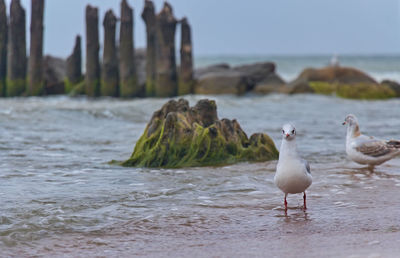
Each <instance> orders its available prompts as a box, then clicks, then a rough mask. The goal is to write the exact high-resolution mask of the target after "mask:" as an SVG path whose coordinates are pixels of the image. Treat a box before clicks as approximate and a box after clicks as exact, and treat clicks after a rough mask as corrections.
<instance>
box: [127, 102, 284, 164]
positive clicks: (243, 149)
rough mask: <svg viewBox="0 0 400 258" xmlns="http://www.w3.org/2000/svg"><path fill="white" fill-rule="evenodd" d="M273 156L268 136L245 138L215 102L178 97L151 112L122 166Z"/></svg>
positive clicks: (212, 162)
mask: <svg viewBox="0 0 400 258" xmlns="http://www.w3.org/2000/svg"><path fill="white" fill-rule="evenodd" d="M277 158H278V151H277V149H276V147H275V144H274V142H273V141H272V139H271V138H270V137H269V136H268V135H266V134H262V133H257V134H253V135H252V136H251V137H250V138H248V137H247V135H246V133H245V132H244V131H243V130H242V129H241V127H240V125H239V123H238V122H237V121H236V120H235V119H233V120H229V119H221V120H219V119H218V116H217V106H216V103H215V101H213V100H208V99H203V100H200V101H199V102H198V103H197V104H196V105H195V106H194V107H190V106H189V102H188V101H187V100H184V99H179V100H178V101H175V100H170V101H168V102H167V103H166V104H164V106H163V107H162V108H161V109H160V110H158V111H156V112H154V114H153V117H152V118H151V120H150V122H149V123H148V124H147V126H146V129H145V131H144V133H143V135H142V136H141V137H140V139H139V140H138V142H137V143H136V146H135V149H134V151H133V154H132V156H131V157H130V159H128V160H127V161H125V162H123V163H122V165H123V166H137V167H168V168H176V167H194V166H216V165H226V164H233V163H236V162H241V161H267V160H274V159H277Z"/></svg>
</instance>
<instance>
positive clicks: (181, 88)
mask: <svg viewBox="0 0 400 258" xmlns="http://www.w3.org/2000/svg"><path fill="white" fill-rule="evenodd" d="M180 24H181V66H180V72H179V85H178V95H186V94H191V93H193V54H192V35H191V28H190V25H189V23H188V21H187V18H186V17H185V18H183V19H182V20H181V22H180Z"/></svg>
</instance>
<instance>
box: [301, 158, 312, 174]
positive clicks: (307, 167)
mask: <svg viewBox="0 0 400 258" xmlns="http://www.w3.org/2000/svg"><path fill="white" fill-rule="evenodd" d="M302 161H303V164H304V166H305V167H306V170H307V173H308V174H311V169H310V164H308V161H307V160H304V159H303V160H302Z"/></svg>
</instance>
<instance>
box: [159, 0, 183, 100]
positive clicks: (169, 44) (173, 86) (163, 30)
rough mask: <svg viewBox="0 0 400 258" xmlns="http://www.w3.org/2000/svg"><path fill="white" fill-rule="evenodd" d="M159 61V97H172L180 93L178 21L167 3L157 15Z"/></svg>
mask: <svg viewBox="0 0 400 258" xmlns="http://www.w3.org/2000/svg"><path fill="white" fill-rule="evenodd" d="M156 21H157V22H156V23H157V26H156V28H157V59H156V64H157V68H156V87H155V95H156V96H157V97H171V96H176V95H177V93H178V78H177V70H176V56H175V31H176V24H177V20H176V19H175V17H174V15H173V12H172V6H171V5H170V4H169V3H167V2H165V3H164V6H163V8H162V10H161V12H160V13H159V14H158V15H157V18H156Z"/></svg>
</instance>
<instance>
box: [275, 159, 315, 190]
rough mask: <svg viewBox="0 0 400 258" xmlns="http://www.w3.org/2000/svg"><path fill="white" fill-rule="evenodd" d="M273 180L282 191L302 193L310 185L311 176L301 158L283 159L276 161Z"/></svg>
mask: <svg viewBox="0 0 400 258" xmlns="http://www.w3.org/2000/svg"><path fill="white" fill-rule="evenodd" d="M274 182H275V184H276V186H278V188H279V189H281V190H282V191H283V192H284V193H290V194H294V193H302V192H304V191H305V190H306V189H307V188H308V187H309V186H310V185H311V183H312V177H311V175H310V174H309V173H308V172H307V170H306V167H305V165H304V163H303V162H302V161H301V160H299V159H294V158H293V159H285V160H284V161H283V160H280V161H279V162H278V165H277V169H276V173H275V177H274Z"/></svg>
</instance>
